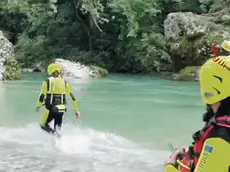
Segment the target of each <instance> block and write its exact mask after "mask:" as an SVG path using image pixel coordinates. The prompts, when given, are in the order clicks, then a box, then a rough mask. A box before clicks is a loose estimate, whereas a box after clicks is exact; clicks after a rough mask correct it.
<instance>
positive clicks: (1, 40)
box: [0, 30, 21, 80]
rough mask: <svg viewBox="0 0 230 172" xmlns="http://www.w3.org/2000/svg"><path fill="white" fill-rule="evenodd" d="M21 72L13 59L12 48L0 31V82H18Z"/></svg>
mask: <svg viewBox="0 0 230 172" xmlns="http://www.w3.org/2000/svg"><path fill="white" fill-rule="evenodd" d="M20 75H21V70H20V67H19V65H18V63H17V61H16V59H15V54H14V46H13V44H12V43H11V42H10V41H9V40H8V39H7V38H6V37H5V36H4V34H3V32H2V31H1V30H0V80H18V79H20Z"/></svg>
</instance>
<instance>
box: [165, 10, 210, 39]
mask: <svg viewBox="0 0 230 172" xmlns="http://www.w3.org/2000/svg"><path fill="white" fill-rule="evenodd" d="M211 25H212V24H211V23H209V22H208V18H207V17H206V16H201V15H197V14H194V13H192V12H187V13H180V12H178V13H170V14H169V15H168V16H167V18H166V20H165V21H164V32H165V36H166V38H174V37H178V36H194V35H203V34H205V33H206V32H208V31H209V30H210V27H211Z"/></svg>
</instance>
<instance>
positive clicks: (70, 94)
mask: <svg viewBox="0 0 230 172" xmlns="http://www.w3.org/2000/svg"><path fill="white" fill-rule="evenodd" d="M66 94H68V96H69V97H70V98H71V100H72V105H73V107H74V110H75V111H76V112H77V111H79V107H78V103H77V100H76V99H75V97H74V95H73V92H72V89H71V87H70V85H69V83H67V82H66Z"/></svg>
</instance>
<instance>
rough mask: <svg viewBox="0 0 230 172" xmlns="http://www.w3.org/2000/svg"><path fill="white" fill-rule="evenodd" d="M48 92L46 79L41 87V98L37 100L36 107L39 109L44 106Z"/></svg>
mask: <svg viewBox="0 0 230 172" xmlns="http://www.w3.org/2000/svg"><path fill="white" fill-rule="evenodd" d="M46 93H47V82H46V81H44V82H43V83H42V87H41V91H40V94H39V98H38V101H37V105H36V109H39V108H41V107H42V106H43V102H44V100H45V97H46Z"/></svg>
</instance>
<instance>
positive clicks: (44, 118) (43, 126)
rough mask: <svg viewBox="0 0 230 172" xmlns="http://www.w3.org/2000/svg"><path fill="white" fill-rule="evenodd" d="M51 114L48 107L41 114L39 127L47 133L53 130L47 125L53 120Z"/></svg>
mask: <svg viewBox="0 0 230 172" xmlns="http://www.w3.org/2000/svg"><path fill="white" fill-rule="evenodd" d="M53 119H54V118H53V114H52V112H51V111H49V110H48V109H46V110H45V112H44V114H43V116H42V120H41V122H40V126H41V129H43V130H44V131H46V132H48V133H52V134H53V133H54V132H55V130H54V129H52V128H51V127H50V126H49V123H50V122H51V121H52V120H53Z"/></svg>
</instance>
